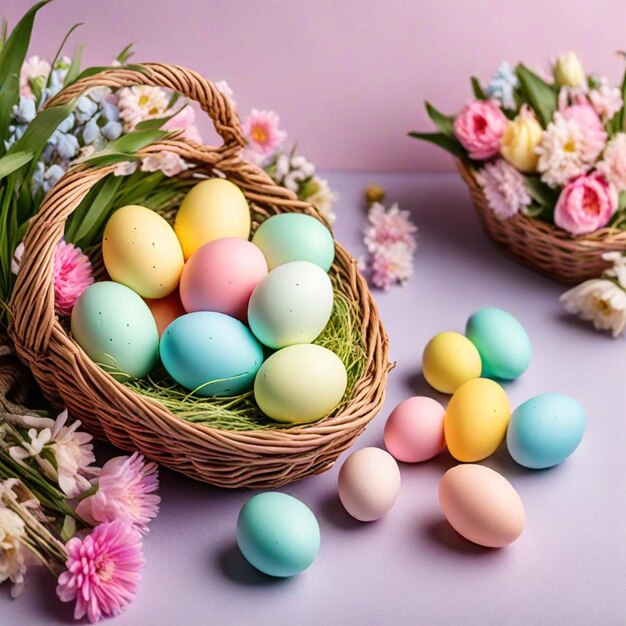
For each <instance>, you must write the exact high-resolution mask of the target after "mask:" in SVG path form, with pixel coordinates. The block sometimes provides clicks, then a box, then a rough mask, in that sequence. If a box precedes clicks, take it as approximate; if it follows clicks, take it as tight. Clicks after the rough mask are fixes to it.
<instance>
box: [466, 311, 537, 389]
mask: <svg viewBox="0 0 626 626" xmlns="http://www.w3.org/2000/svg"><path fill="white" fill-rule="evenodd" d="M465 335H466V337H467V338H468V339H469V340H470V341H471V342H472V343H473V344H474V345H475V346H476V348H477V349H478V352H479V354H480V359H481V361H482V374H481V376H482V377H483V378H496V379H500V380H513V379H514V378H517V377H518V376H521V375H522V374H523V373H524V372H525V371H526V370H527V369H528V366H529V365H530V359H531V356H532V348H531V345H530V339H529V337H528V333H527V332H526V330H525V329H524V327H523V326H522V325H521V324H520V322H519V321H518V320H517V318H516V317H514V316H513V315H511V314H510V313H508V312H507V311H504V310H502V309H497V308H495V307H488V308H484V309H480V310H478V311H476V313H474V315H472V316H471V317H470V318H469V320H467V324H466V326H465Z"/></svg>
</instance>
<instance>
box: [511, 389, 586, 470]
mask: <svg viewBox="0 0 626 626" xmlns="http://www.w3.org/2000/svg"><path fill="white" fill-rule="evenodd" d="M586 421H587V420H586V417H585V409H584V408H583V406H582V405H581V404H580V402H578V401H577V400H574V398H570V397H569V396H566V395H564V394H562V393H542V394H539V395H538V396H535V397H534V398H530V400H526V402H524V403H523V404H520V406H518V407H517V408H516V409H515V411H513V414H512V415H511V421H510V422H509V427H508V430H507V435H506V445H507V448H508V450H509V453H510V455H511V456H512V457H513V458H514V459H515V461H517V462H518V463H519V464H520V465H523V466H524V467H529V468H531V469H544V468H546V467H553V466H554V465H559V463H562V462H563V461H564V460H565V459H566V458H567V457H568V456H569V455H570V454H572V452H574V450H576V448H577V447H578V445H579V444H580V442H581V441H582V438H583V435H584V434H585V424H586Z"/></svg>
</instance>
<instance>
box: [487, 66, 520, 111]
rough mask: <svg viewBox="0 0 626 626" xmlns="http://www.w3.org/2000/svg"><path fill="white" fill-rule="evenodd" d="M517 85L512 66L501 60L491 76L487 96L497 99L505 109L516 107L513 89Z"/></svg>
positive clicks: (517, 81)
mask: <svg viewBox="0 0 626 626" xmlns="http://www.w3.org/2000/svg"><path fill="white" fill-rule="evenodd" d="M518 85H519V80H518V78H517V76H516V75H515V72H514V71H513V68H512V67H511V66H510V65H509V64H508V63H507V62H506V61H503V62H502V63H500V67H499V68H498V69H497V70H496V72H495V74H494V75H493V76H492V77H491V80H490V81H489V84H488V85H487V88H486V92H487V95H488V96H489V97H491V98H494V99H496V100H499V101H500V103H501V104H502V106H503V107H504V108H505V109H511V110H514V109H515V108H516V104H515V95H514V91H515V89H516V88H517V87H518Z"/></svg>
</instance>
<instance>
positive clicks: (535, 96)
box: [515, 64, 558, 128]
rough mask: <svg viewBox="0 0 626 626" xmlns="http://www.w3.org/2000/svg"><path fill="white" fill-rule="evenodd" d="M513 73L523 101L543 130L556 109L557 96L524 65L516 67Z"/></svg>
mask: <svg viewBox="0 0 626 626" xmlns="http://www.w3.org/2000/svg"><path fill="white" fill-rule="evenodd" d="M515 73H516V74H517V77H518V78H519V81H520V89H521V90H522V92H523V94H524V97H525V99H526V100H527V101H528V103H529V104H530V106H531V107H532V108H533V110H534V111H535V113H537V115H538V116H539V119H540V121H541V122H542V124H543V126H544V128H545V127H546V126H547V125H548V124H549V123H550V121H551V120H552V116H553V115H554V112H555V111H556V109H557V101H558V95H557V93H556V91H555V90H554V89H553V88H552V87H551V86H550V85H548V83H546V81H545V80H543V79H542V78H540V77H539V76H538V75H537V74H535V73H534V72H532V71H531V70H529V69H528V68H527V67H525V66H524V65H521V64H520V65H518V66H517V67H516V68H515Z"/></svg>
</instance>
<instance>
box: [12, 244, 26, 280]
mask: <svg viewBox="0 0 626 626" xmlns="http://www.w3.org/2000/svg"><path fill="white" fill-rule="evenodd" d="M23 256H24V242H23V241H22V242H20V243H19V244H17V248H15V252H14V253H13V258H12V259H11V272H12V273H13V274H15V275H16V276H17V273H18V272H19V271H20V265H21V264H22V257H23Z"/></svg>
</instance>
